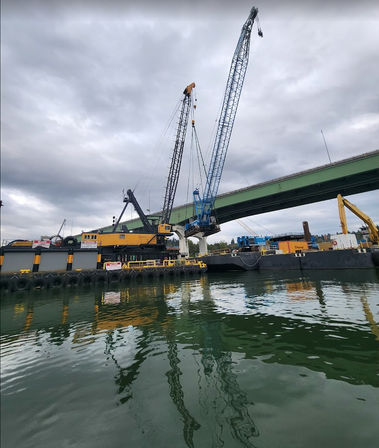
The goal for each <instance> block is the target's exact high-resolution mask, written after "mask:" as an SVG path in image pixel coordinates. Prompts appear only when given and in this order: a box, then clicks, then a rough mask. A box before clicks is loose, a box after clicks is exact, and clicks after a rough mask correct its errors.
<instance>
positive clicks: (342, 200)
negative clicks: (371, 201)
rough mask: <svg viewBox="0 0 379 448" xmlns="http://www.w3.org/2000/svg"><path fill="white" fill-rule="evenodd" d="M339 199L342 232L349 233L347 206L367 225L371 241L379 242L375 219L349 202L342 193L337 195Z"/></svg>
mask: <svg viewBox="0 0 379 448" xmlns="http://www.w3.org/2000/svg"><path fill="white" fill-rule="evenodd" d="M337 200H338V211H339V215H340V221H341V229H342V233H344V234H345V235H346V234H347V233H348V231H347V223H346V213H345V207H346V208H348V209H349V210H350V211H351V212H353V213H354V215H356V216H358V218H360V219H361V220H362V221H363V222H364V223H365V224H366V225H367V227H368V231H369V237H370V240H371V242H373V243H375V244H378V243H379V232H378V229H377V227H376V225H375V224H374V221H373V220H372V219H371V218H370V217H369V216H367V215H366V214H365V213H363V212H362V211H361V210H359V208H358V207H357V206H355V205H354V204H352V203H351V202H349V201H348V200H347V199H345V198H343V197H342V196H341V195H340V194H338V195H337Z"/></svg>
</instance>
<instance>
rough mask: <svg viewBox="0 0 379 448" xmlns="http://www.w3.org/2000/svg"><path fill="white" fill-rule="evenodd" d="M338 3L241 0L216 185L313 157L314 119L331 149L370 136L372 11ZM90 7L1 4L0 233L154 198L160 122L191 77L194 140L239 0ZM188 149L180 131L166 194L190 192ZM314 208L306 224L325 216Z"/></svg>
mask: <svg viewBox="0 0 379 448" xmlns="http://www.w3.org/2000/svg"><path fill="white" fill-rule="evenodd" d="M259 3H261V5H260V4H259ZM283 4H285V6H283ZM338 4H339V2H328V3H327V6H325V5H324V6H323V7H322V8H320V7H319V4H318V3H314V2H275V1H272V2H257V6H258V7H259V8H260V19H261V24H262V27H263V31H264V34H265V35H264V39H262V40H261V39H258V38H257V37H256V36H254V37H253V39H252V49H251V56H250V57H251V60H250V65H249V69H248V73H247V77H246V81H245V85H244V90H243V93H242V97H241V102H240V106H239V111H238V114H237V119H236V123H235V128H234V131H233V136H232V140H231V143H230V148H229V153H228V156H227V160H226V164H225V169H224V174H223V179H222V182H221V185H220V192H225V191H229V190H232V189H236V188H240V187H244V186H246V185H247V184H254V183H257V182H261V181H265V180H269V179H272V178H275V177H279V176H282V175H285V174H289V173H293V172H296V171H299V170H302V169H306V168H311V167H314V166H317V165H322V164H324V163H326V162H327V155H326V152H325V148H324V144H323V141H322V136H321V133H320V130H321V129H323V130H324V133H325V136H326V138H327V141H328V146H329V149H330V153H331V157H332V159H333V160H339V159H342V158H346V157H349V156H352V155H356V154H360V153H363V152H367V151H370V150H374V149H377V148H378V147H379V145H378V141H379V107H378V106H379V94H378V91H377V85H376V84H377V79H378V78H379V69H378V66H377V63H376V59H377V48H376V43H377V42H378V38H379V31H378V27H377V23H376V22H375V18H377V17H378V14H377V13H378V8H377V7H376V5H375V4H374V3H373V2H368V1H367V2H360V3H359V5H358V4H357V3H355V2H345V3H344V4H345V7H344V9H343V10H340V11H339V10H338ZM103 5H104V4H103V3H102V2H65V3H64V4H63V3H62V2H54V1H53V2H43V1H39V2H38V1H29V2H20V1H17V0H16V1H5V2H3V5H2V92H1V100H2V101H1V103H2V105H1V108H2V128H1V130H2V136H1V139H2V156H1V157H2V196H3V198H2V199H3V201H4V203H5V207H4V208H3V209H2V237H3V238H17V237H38V236H39V235H40V234H45V233H53V232H51V230H54V229H55V228H59V225H60V222H61V221H62V219H63V217H66V218H68V220H69V222H70V221H73V222H74V226H73V227H74V231H80V230H82V229H89V228H96V227H100V226H103V225H108V224H109V223H110V221H111V217H112V215H115V214H117V213H119V211H120V210H121V207H122V203H121V189H122V188H129V187H132V188H134V187H136V195H137V198H138V199H139V200H140V202H141V204H142V206H143V207H144V208H145V209H146V208H149V209H151V210H155V211H157V210H159V209H160V207H161V204H162V200H163V193H164V187H165V182H166V176H167V173H168V166H169V159H170V156H171V151H172V147H173V136H174V130H175V129H174V128H175V120H174V122H173V124H172V126H171V127H170V129H169V131H168V133H167V134H166V135H164V136H163V135H162V134H163V130H164V129H165V127H166V125H167V122H168V119H169V117H170V115H171V114H172V111H173V110H174V108H175V106H176V105H177V103H178V100H179V99H180V97H181V92H182V90H183V88H184V87H185V85H187V84H188V83H190V82H192V81H195V82H196V83H197V89H196V91H197V97H198V109H197V113H196V122H197V129H198V134H199V136H200V139H201V143H202V149H203V151H204V153H207V149H209V142H210V141H211V135H212V129H213V127H214V123H215V119H216V117H217V113H218V112H217V111H218V108H219V106H220V102H221V99H222V95H223V90H224V86H225V81H226V77H227V73H228V68H229V64H230V59H231V56H232V53H233V50H234V47H235V44H236V41H237V38H238V35H239V32H240V28H241V26H242V24H243V21H244V20H245V17H246V16H247V13H248V10H249V8H250V6H251V3H250V2H247V1H246V2H245V1H241V2H238V3H237V4H236V3H235V2H234V3H233V4H232V3H231V2H217V4H216V3H215V2H196V1H195V2H191V4H188V3H187V2H182V3H179V2H168V1H166V2H159V6H158V4H157V2H130V1H128V2H113V1H112V2H107V7H106V8H105V7H104V6H103ZM231 5H232V6H231ZM192 151H193V149H192ZM208 154H209V150H208ZM190 159H191V148H190V133H189V134H188V137H187V147H186V153H185V156H184V161H183V168H182V175H181V179H180V184H179V188H178V194H177V201H176V204H180V203H183V202H186V201H187V199H189V200H190V199H191V198H190V197H189V196H188V194H189V193H191V191H192V188H193V187H194V185H193V183H192V178H194V181H195V184H198V183H199V179H198V175H197V173H194V174H193V175H192V174H190ZM189 179H190V182H189ZM360 198H362V199H361V201H362V203H364V206H365V207H367V208H366V209H365V211H366V212H367V213H368V214H371V216H372V217H373V218H375V216H376V217H378V205H377V201H376V202H375V201H371V200H367V201H366V199H365V198H372V193H367V195H366V196H365V195H360ZM304 207H307V206H304ZM312 207H313V208H312V210H314V209H316V208H317V207H320V208H319V210H325V205H322V204H320V205H312ZM299 210H300V211H299V213H300V214H299V218H300V217H301V216H300V215H301V213H308V212H307V211H306V210H308V209H306V208H299ZM304 210H305V211H304ZM275 213H278V212H275ZM286 213H289V212H288V211H283V212H282V215H281V216H282V217H284V216H288V217H290V216H291V215H286ZM294 213H295V212H294ZM296 213H297V212H296ZM320 213H321V212H320ZM127 216H128V215H127ZM276 216H279V215H275V214H272V215H270V214H267V216H266V215H265V216H263V217H260V219H263V218H264V219H265V220H267V223H268V224H269V222H275V220H276V219H277V218H276ZM292 216H294V214H292ZM255 219H257V218H255ZM376 219H378V218H376ZM314 220H315V223H316V222H317V223H319V224H315V225H314V231H318V229H320V231H321V228H323V227H322V226H323V225H324V223H325V222H326V220H325V219H324V220H322V219H321V218H320V219H318V218H317V213H316V215H315V216H314ZM281 222H282V223H285V222H287V221H286V220H285V219H281ZM289 224H290V223H289V221H288V225H289ZM329 225H330V227H331V229H330V231H333V229H336V227H337V226H338V220H337V216H336V217H335V219H332V220H330V222H329ZM230 226H232V224H229V225H228V227H227V228H226V229H228V228H229V227H230ZM234 228H235V229H236V231H237V228H238V226H237V228H236V227H234ZM50 229H51V230H50ZM238 230H239V228H238ZM323 231H324V230H323ZM225 232H226V233H225V234H226V235H227V234H228V233H227V230H226V231H225ZM221 237H222V236H221ZM214 238H215V237H214Z"/></svg>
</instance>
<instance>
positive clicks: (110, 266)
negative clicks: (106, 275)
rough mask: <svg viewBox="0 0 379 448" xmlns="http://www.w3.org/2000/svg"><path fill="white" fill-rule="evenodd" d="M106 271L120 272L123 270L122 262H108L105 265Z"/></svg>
mask: <svg viewBox="0 0 379 448" xmlns="http://www.w3.org/2000/svg"><path fill="white" fill-rule="evenodd" d="M104 269H105V270H106V271H119V270H120V269H121V261H107V262H106V263H104Z"/></svg>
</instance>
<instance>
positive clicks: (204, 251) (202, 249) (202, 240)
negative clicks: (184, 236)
mask: <svg viewBox="0 0 379 448" xmlns="http://www.w3.org/2000/svg"><path fill="white" fill-rule="evenodd" d="M193 236H194V237H195V238H197V239H198V240H199V255H200V256H201V255H208V244H207V237H206V236H204V234H203V233H197V234H196V235H193Z"/></svg>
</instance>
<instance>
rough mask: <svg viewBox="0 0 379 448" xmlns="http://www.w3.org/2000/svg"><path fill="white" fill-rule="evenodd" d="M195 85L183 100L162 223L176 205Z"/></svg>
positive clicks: (190, 85) (190, 87)
mask: <svg viewBox="0 0 379 448" xmlns="http://www.w3.org/2000/svg"><path fill="white" fill-rule="evenodd" d="M194 87H195V83H194V82H193V83H192V84H189V85H188V86H187V87H186V88H185V89H184V92H183V94H184V98H183V100H182V104H181V108H180V114H179V123H178V129H177V131H176V138H175V146H174V151H173V155H172V159H171V166H170V171H169V173H168V179H167V185H166V192H165V196H164V202H163V209H162V224H169V222H170V217H171V211H172V207H173V205H174V199H175V193H176V189H177V186H178V180H179V174H180V167H181V164H182V157H183V149H184V142H185V138H186V133H187V125H188V118H189V112H190V109H191V104H192V97H191V93H192V89H193V88H194Z"/></svg>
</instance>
